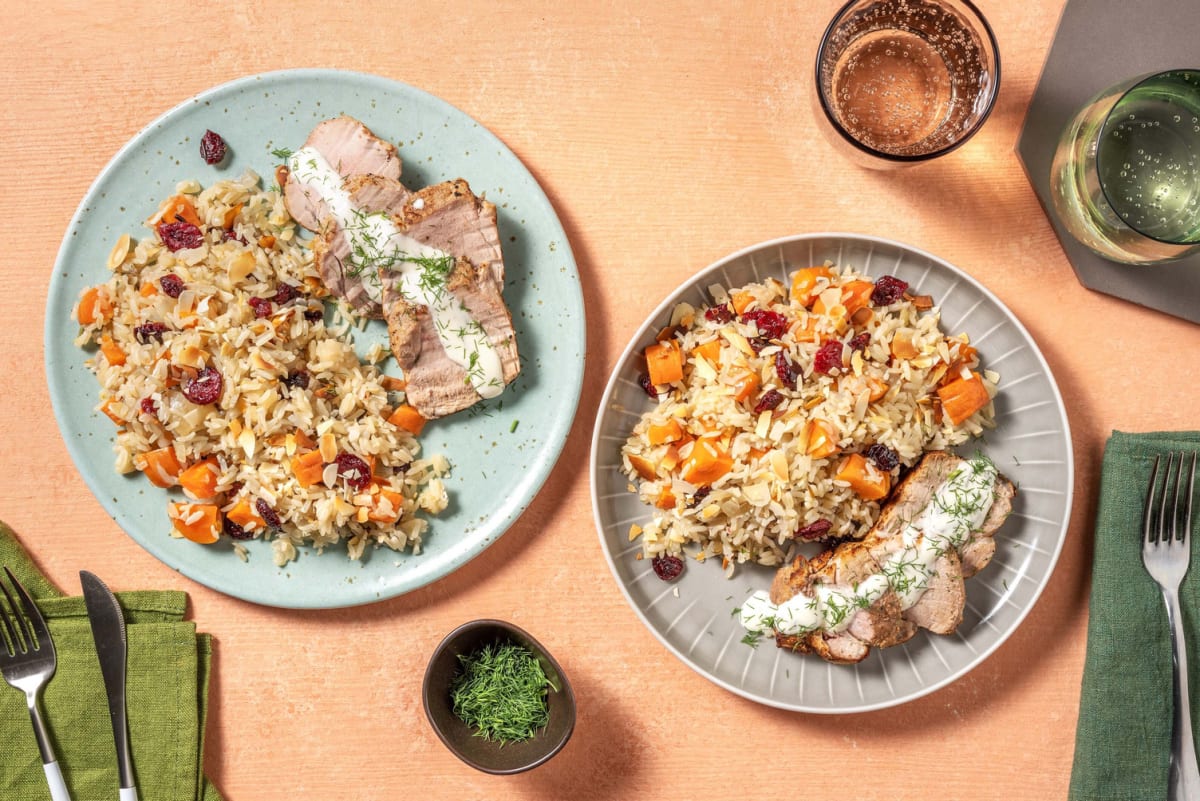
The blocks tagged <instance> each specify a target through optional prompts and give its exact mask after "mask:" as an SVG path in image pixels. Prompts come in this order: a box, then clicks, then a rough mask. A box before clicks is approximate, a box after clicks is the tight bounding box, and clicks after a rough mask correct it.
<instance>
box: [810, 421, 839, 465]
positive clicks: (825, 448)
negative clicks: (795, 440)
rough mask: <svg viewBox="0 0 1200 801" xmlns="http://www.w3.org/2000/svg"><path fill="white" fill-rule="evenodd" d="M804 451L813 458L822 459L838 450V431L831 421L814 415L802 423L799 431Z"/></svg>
mask: <svg viewBox="0 0 1200 801" xmlns="http://www.w3.org/2000/svg"><path fill="white" fill-rule="evenodd" d="M801 436H802V437H803V438H804V442H805V446H804V452H805V453H807V454H808V455H809V456H811V457H813V458H814V459H824V458H825V457H826V456H832V455H833V454H835V453H837V452H838V432H837V429H836V428H834V426H833V423H831V422H829V421H828V420H822V419H820V418H819V417H814V418H813V419H811V420H809V421H808V422H807V423H805V424H804V429H803V431H802V432H801Z"/></svg>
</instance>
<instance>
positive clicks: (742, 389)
mask: <svg viewBox="0 0 1200 801" xmlns="http://www.w3.org/2000/svg"><path fill="white" fill-rule="evenodd" d="M761 383H762V382H761V381H760V380H759V378H758V373H752V372H750V371H749V370H747V371H746V372H744V373H742V374H741V375H739V376H738V377H737V378H736V379H734V382H733V398H734V400H736V401H737V402H738V403H741V402H743V401H744V400H746V398H749V397H750V396H751V395H753V394H754V393H755V392H757V391H758V387H759V385H760V384H761Z"/></svg>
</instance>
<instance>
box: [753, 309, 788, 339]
mask: <svg viewBox="0 0 1200 801" xmlns="http://www.w3.org/2000/svg"><path fill="white" fill-rule="evenodd" d="M742 322H743V323H754V324H755V325H756V326H758V333H760V334H762V335H763V336H764V337H766V338H767V339H779V338H780V337H781V336H783V335H784V334H785V333H786V332H787V329H788V323H787V318H786V317H784V316H783V315H782V314H780V313H779V312H773V311H769V310H768V309H751V310H750V311H748V312H745V313H744V314H742Z"/></svg>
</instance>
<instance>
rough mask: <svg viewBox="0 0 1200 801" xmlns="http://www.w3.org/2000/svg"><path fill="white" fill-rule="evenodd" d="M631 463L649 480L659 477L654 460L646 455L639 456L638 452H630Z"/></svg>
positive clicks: (640, 474) (639, 473)
mask: <svg viewBox="0 0 1200 801" xmlns="http://www.w3.org/2000/svg"><path fill="white" fill-rule="evenodd" d="M629 464H630V465H632V466H633V469H634V470H636V471H637V474H638V475H639V476H641V477H642V478H644V479H646V480H647V481H653V480H654V479H656V478H658V471H657V470H656V469H655V466H654V462H652V461H650V460H649V459H647V458H646V457H645V456H639V455H638V454H636V453H631V454H629Z"/></svg>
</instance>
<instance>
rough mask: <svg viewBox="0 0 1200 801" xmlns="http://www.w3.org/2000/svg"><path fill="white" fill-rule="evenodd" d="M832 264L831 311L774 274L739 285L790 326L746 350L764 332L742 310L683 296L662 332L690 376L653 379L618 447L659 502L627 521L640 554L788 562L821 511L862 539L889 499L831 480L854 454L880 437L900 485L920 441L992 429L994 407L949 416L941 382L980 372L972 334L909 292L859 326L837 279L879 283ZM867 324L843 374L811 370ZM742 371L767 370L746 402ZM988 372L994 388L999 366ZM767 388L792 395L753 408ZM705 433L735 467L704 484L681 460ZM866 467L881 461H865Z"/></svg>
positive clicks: (937, 445)
mask: <svg viewBox="0 0 1200 801" xmlns="http://www.w3.org/2000/svg"><path fill="white" fill-rule="evenodd" d="M827 266H829V265H827ZM831 272H832V277H831V278H828V279H826V278H821V279H820V280H819V283H818V286H817V288H816V294H819V295H821V296H822V298H823V300H824V301H826V303H825V304H824V305H825V307H826V308H827V309H828V310H829V314H817V313H814V312H813V311H811V310H809V309H807V308H806V307H805V305H803V304H802V303H801V302H798V301H797V300H795V299H792V298H791V296H790V292H789V288H788V287H787V286H784V285H783V284H782V283H780V282H779V281H776V280H774V279H771V280H768V281H766V282H764V283H759V284H751V285H748V286H746V287H741V288H740V289H739V290H737V291H738V292H747V293H749V296H746V295H739V297H740V298H741V299H742V300H743V301H744V300H745V298H746V297H751V298H753V300H752V302H751V303H750V304H749V305H748V306H747V307H746V308H745V311H753V310H755V309H769V310H771V311H774V312H778V313H781V314H783V315H784V316H785V317H786V318H787V320H788V323H789V330H788V331H787V332H786V333H785V334H784V335H783V336H782V337H780V338H778V339H776V340H771V342H770V344H766V346H765V347H762V349H761V352H760V353H758V354H755V353H754V349H753V347H752V346H751V343H753V342H754V341H755V339H756V338H758V337H759V335H760V332H759V331H758V328H757V326H756V325H755V324H754V323H753V322H749V321H744V320H743V318H741V317H740V316H739V315H736V314H735V315H734V316H733V319H732V320H731V321H729V322H727V323H720V322H715V321H711V320H706V319H705V315H704V313H703V310H697V309H693V308H692V307H691V306H690V305H688V304H681V305H680V306H679V307H677V308H676V309H675V311H674V313H673V315H672V325H673V326H674V327H673V329H668V331H667V332H665V333H664V335H660V340H661V339H662V338H663V336H667V337H672V338H674V339H675V340H676V341H677V342H678V343H679V344H680V346H681V347H682V352H683V354H684V359H685V367H684V376H683V379H682V381H679V382H675V383H673V384H671V385H669V386H659V387H658V388H657V390H658V394H659V397H658V401H657V404H656V405H655V406H654V408H652V409H650V410H649V411H647V412H646V413H645V414H644V415H642V417H641V419H640V420H639V422H638V423H637V425H636V426H635V427H634V429H633V432H632V433H631V435H630V436H629V438H628V440H627V441H626V443H625V445H624V446H623V447H622V451H621V453H622V458H623V469H624V473H625V474H626V475H627V476H628V477H629V479H630V482H631V483H630V485H629V489H630V490H631V491H634V492H637V493H638V494H639V496H640V497H641V499H642V500H643V501H644V502H645V503H647V504H649V505H650V506H651V508H652V510H653V515H652V518H651V520H650V521H649V522H648V523H647V524H645V525H644V526H638V525H635V526H632V527H631V530H630V540H631V541H632V540H635V539H637V538H638V537H639V536H640V537H641V545H642V553H641V555H640V557H645V558H652V557H656V556H662V555H672V556H683V555H684V554H685V547H686V548H687V551H686V552H688V553H690V554H691V555H692V556H693V557H694V558H695V559H697V560H700V561H704V560H706V559H709V558H720V559H721V561H722V564H723V566H724V568H725V571H726V574H727V575H731V574H732V572H733V569H734V566H735V565H736V564H739V563H745V562H757V563H759V564H763V565H778V564H781V563H782V562H783V561H784V559H785V558H786V556H787V554H788V551H789V549H790V548H791V546H792V544H793V543H794V542H795V535H796V532H797V531H798V530H800V529H803V528H805V527H806V526H809V525H811V524H813V523H816V522H817V521H820V520H826V521H829V522H830V523H831V528H830V529H829V531H828V533H827V535H825V538H826V539H841V538H850V539H858V538H861V537H862V536H864V535H865V534H866V532H867V530H868V529H869V528H870V526H871V524H872V523H873V522H874V521H875V519H876V517H877V516H878V514H879V508H880V503H881V501H875V500H864V499H863V498H862V497H860V496H859V494H858V493H857V492H856V491H855V490H854V489H852V488H851V486H850V485H849V484H848V483H847V482H846V481H844V480H838V479H836V478H835V475H836V474H837V472H838V470H839V467H840V466H841V464H842V461H843V459H845V458H846V456H847V454H850V453H865V452H866V451H867V449H868V448H869V447H870V446H871V445H872V444H875V443H881V444H883V445H885V446H887V447H888V448H890V449H892V450H893V451H894V452H895V454H896V455H897V456H898V457H899V463H900V464H899V466H897V467H895V468H893V469H892V470H891V471H889V476H888V478H889V479H890V480H891V481H890V483H891V486H894V485H895V480H896V479H897V478H898V477H899V476H900V474H901V471H902V468H904V467H909V466H911V465H913V464H914V463H915V462H916V461H918V460H919V459H920V457H921V455H922V454H923V453H924V452H925V451H928V450H935V449H941V448H948V447H953V446H955V445H959V444H961V443H963V442H965V441H967V440H968V439H969V438H971V437H972V436H978V435H980V434H981V433H982V432H983V430H984V429H985V428H989V427H991V426H992V425H993V422H992V418H993V414H994V413H993V409H992V404H991V403H988V404H987V405H986V406H985V407H984V408H983V409H981V410H979V411H978V412H976V413H975V414H973V415H971V416H970V417H969V418H967V419H966V420H964V421H962V423H961V424H960V425H957V426H955V425H953V424H952V423H951V422H950V420H949V419H948V418H946V419H943V417H942V415H941V410H940V403H939V401H938V398H937V395H936V390H937V388H938V386H939V384H940V383H941V382H942V381H943V380H944V379H947V380H948V379H953V378H955V377H958V376H960V375H965V374H966V373H967V371H978V370H979V363H978V359H977V357H975V356H974V351H973V349H971V348H969V347H968V346H969V342H968V339H967V337H966V335H965V334H960V335H957V336H946V335H945V334H944V333H943V332H942V331H941V330H940V329H939V320H940V315H939V310H938V308H937V307H936V306H934V307H933V308H930V309H928V310H926V311H921V310H920V309H918V308H917V306H916V305H914V303H913V302H912V301H911V300H910V299H909V298H908V297H907V296H906V297H905V298H904V299H902V300H900V301H899V302H896V303H893V304H891V305H890V306H887V307H878V306H876V307H870V306H868V308H872V311H871V313H870V314H869V317H870V319H869V320H866V321H862V319H861V318H862V317H865V316H868V315H867V314H862V315H860V316H859V319H858V323H857V324H856V323H853V322H847V323H845V324H844V325H839V322H838V317H839V314H838V312H837V309H838V306H837V304H838V301H839V300H840V299H841V295H842V289H841V287H843V286H844V285H845V284H846V283H848V282H850V281H852V280H856V279H857V280H872V279H867V278H864V277H863V276H861V275H858V274H856V273H855V272H853V271H852V270H850V269H844V270H839V269H838V268H836V267H832V268H831ZM733 293H734V290H729V289H727V288H724V287H720V286H714V287H711V288H710V294H711V295H712V296H713V298H714V301H715V305H719V304H724V303H726V302H727V301H728V300H729V299H730V298H731V296H732V295H733ZM934 300H935V301H936V299H934ZM923 305H928V304H927V303H924V304H923ZM842 311H844V308H843V309H842ZM862 333H866V334H868V335H869V337H870V341H869V344H867V345H866V347H865V349H862V350H861V351H857V352H852V351H851V349H850V348H849V347H844V348H843V352H844V355H845V361H844V366H843V367H842V368H841V369H840V370H837V371H836V375H822V374H817V373H814V370H813V359H814V356H815V354H816V353H817V351H818V349H819V348H820V346H821V344H822V343H823V342H824V341H827V340H829V339H837V340H839V341H841V342H843V343H848V342H849V341H850V340H851V339H852V338H853V337H855V336H856V335H858V334H862ZM897 334H899V335H900V337H901V339H904V338H911V341H912V344H913V347H914V348H915V349H916V351H917V355H916V356H914V357H911V358H901V357H898V356H896V355H894V354H893V352H892V346H893V342H894V340H896V337H897ZM713 340H717V341H719V342H720V343H721V350H720V358H719V365H713V364H712V363H710V362H709V361H708V360H707V359H705V358H704V357H703V356H701V355H700V354H698V353H697V352H696V350H695V349H696V347H697V346H703V345H704V344H705V343H707V342H711V341H713ZM755 344H759V345H762V344H763V340H759V342H758V343H755ZM781 350H782V351H784V352H785V353H786V354H787V357H788V359H789V360H790V361H791V362H792V363H793V364H794V365H795V367H796V370H797V371H798V372H799V373H800V374H801V375H802V378H801V379H800V381H799V382H798V384H797V387H796V388H795V389H791V388H788V387H785V386H783V385H782V382H781V380H780V378H779V377H778V375H777V373H776V369H775V354H776V353H778V352H780V351H781ZM963 357H966V358H965V359H964V358H963ZM951 365H953V367H951ZM747 372H751V373H753V374H755V375H756V376H757V377H758V378H759V381H760V387H759V388H758V389H757V390H756V391H754V392H753V393H752V394H751V396H750V397H749V398H748V399H746V400H743V401H740V402H739V401H738V400H737V399H736V398H735V397H734V394H735V389H734V385H735V382H736V381H737V379H738V377H739V376H742V375H744V374H745V373H747ZM980 372H981V373H982V375H981V377H982V378H983V383H984V385H985V387H986V388H987V390H988V394H989V396H993V395H994V394H995V384H996V381H997V380H998V376H996V375H995V374H994V373H991V372H989V371H980ZM872 382H883V384H885V385H886V394H884V395H883V396H882V397H881V398H879V399H878V400H875V401H871V400H870V395H871V385H872ZM875 387H876V389H877V390H879V391H882V390H881V389H880V387H879V385H878V384H876V385H875ZM772 389H773V390H775V391H777V392H779V393H780V394H782V395H783V396H784V400H783V402H782V403H781V404H780V405H779V406H778V407H777V408H775V409H774V410H773V411H764V412H760V413H759V414H755V413H754V411H753V408H754V406H755V405H756V401H757V400H758V399H760V398H761V397H762V396H763V394H764V393H766V392H767V391H768V390H772ZM671 420H675V421H677V422H678V423H679V424H680V426H681V428H682V429H683V431H684V437H683V438H682V439H680V440H678V441H676V442H670V443H660V444H657V445H655V444H652V443H651V441H650V437H649V436H648V434H649V430H650V427H651V426H656V427H657V426H665V425H669V421H671ZM810 420H821V421H826V422H827V423H828V424H830V425H832V427H833V429H834V431H835V432H836V442H837V452H836V453H833V454H831V455H828V456H824V457H821V458H816V457H814V456H813V455H811V454H809V453H806V447H805V445H806V442H807V437H806V436H805V434H804V432H805V428H806V424H808V423H809V421H810ZM700 438H707V440H708V441H709V442H713V443H715V445H716V447H718V448H719V449H722V450H723V451H724V452H725V453H727V455H728V456H729V457H731V458H732V460H733V466H732V468H731V469H730V470H729V471H728V472H727V473H725V474H724V475H723V476H721V477H720V478H718V479H717V480H715V481H713V482H712V483H711V485H710V486H709V487H708V489H707V490H705V489H704V487H702V486H700V485H696V484H690V483H688V482H687V481H684V480H683V479H682V478H681V473H682V472H683V471H682V470H681V469H680V465H681V463H682V462H683V460H685V459H686V458H687V456H688V454H689V451H690V449H692V448H695V447H696V444H695V441H694V440H698V439H700ZM631 457H632V460H633V461H631ZM639 460H645V461H644V462H642V465H643V468H644V469H645V465H646V464H647V463H648V464H649V466H650V469H652V476H653V477H650V478H647V477H645V476H644V475H642V474H641V473H639V471H638V469H637V468H636V466H635V462H636V461H639ZM868 463H869V464H870V462H868ZM870 470H871V471H876V470H878V468H877V467H876V466H875V465H874V464H870ZM706 492H707V494H705V493H706ZM698 493H699V494H698ZM672 504H673V505H672ZM664 506H665V507H667V508H661V507H664Z"/></svg>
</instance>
